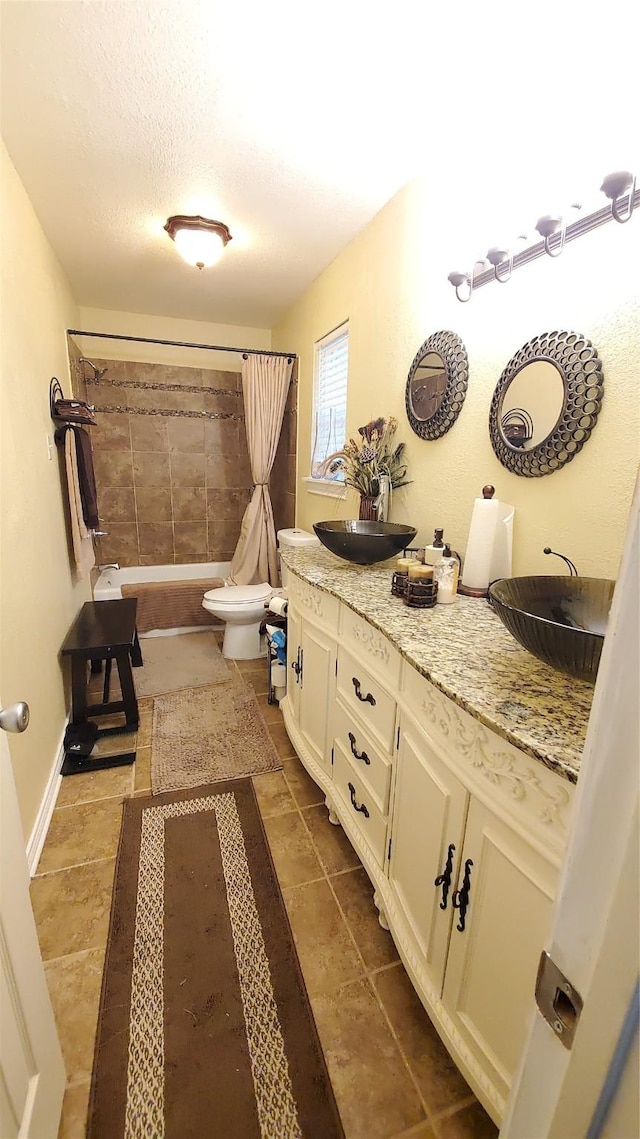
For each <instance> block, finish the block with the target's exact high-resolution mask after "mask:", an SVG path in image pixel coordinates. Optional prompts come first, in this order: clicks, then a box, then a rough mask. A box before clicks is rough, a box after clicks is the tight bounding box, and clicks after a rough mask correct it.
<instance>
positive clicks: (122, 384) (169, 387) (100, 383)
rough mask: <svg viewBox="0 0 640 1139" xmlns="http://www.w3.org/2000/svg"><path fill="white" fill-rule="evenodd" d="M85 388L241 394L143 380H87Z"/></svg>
mask: <svg viewBox="0 0 640 1139" xmlns="http://www.w3.org/2000/svg"><path fill="white" fill-rule="evenodd" d="M86 383H87V387H89V386H91V387H96V388H137V389H138V390H142V391H153V392H158V391H161V392H190V393H192V394H194V395H203V394H204V395H233V396H236V397H237V398H239V397H240V396H241V395H242V392H239V391H236V389H235V388H204V387H201V386H199V385H197V384H154V383H150V382H149V383H148V382H146V381H145V380H87V381H86Z"/></svg>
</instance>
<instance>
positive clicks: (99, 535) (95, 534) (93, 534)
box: [89, 530, 109, 542]
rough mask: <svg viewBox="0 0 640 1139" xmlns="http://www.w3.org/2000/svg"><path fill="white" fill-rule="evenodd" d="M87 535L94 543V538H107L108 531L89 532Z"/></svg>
mask: <svg viewBox="0 0 640 1139" xmlns="http://www.w3.org/2000/svg"><path fill="white" fill-rule="evenodd" d="M89 534H90V536H91V538H93V541H94V542H95V540H96V538H108V537H109V531H108V530H90V531H89Z"/></svg>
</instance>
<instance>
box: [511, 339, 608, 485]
mask: <svg viewBox="0 0 640 1139" xmlns="http://www.w3.org/2000/svg"><path fill="white" fill-rule="evenodd" d="M536 360H546V361H548V362H549V363H550V364H554V365H555V367H556V368H557V369H558V371H559V373H560V376H561V377H562V383H563V385H564V400H563V405H562V411H561V413H560V417H559V419H558V421H557V423H556V425H555V427H554V428H553V431H551V432H550V433H549V434H548V435H547V437H546V439H543V440H542V442H541V443H539V444H538V445H537V446H536V447H532V448H531V450H530V451H523V450H521V449H520V448H518V447H513V446H511V444H510V443H508V442H507V440H506V439H505V437H504V435H503V433H502V431H501V430H500V419H501V408H502V401H503V398H504V395H505V392H506V390H507V388H508V387H509V384H510V383H511V382H512V380H513V379H514V378H515V377H516V375H517V374H518V372H521V371H522V369H523V368H525V367H526V366H527V364H532V363H534V362H535V361H536ZM603 387H604V377H603V375H602V362H601V361H600V359H599V357H598V353H597V352H596V349H595V348H594V346H593V344H592V343H591V341H589V340H587V338H586V336H583V335H582V334H581V333H579V332H544V333H542V334H541V335H540V336H536V337H534V339H533V340H529V341H528V342H527V343H526V344H525V345H524V346H523V347H522V348H520V349H519V350H518V351H517V352H516V354H515V356H512V358H511V359H510V361H509V363H508V364H507V366H506V368H505V369H504V372H503V373H502V375H501V376H500V379H499V381H498V383H497V385H496V389H495V391H494V393H493V399H492V400H491V410H490V412H489V434H490V437H491V446H492V447H493V449H494V451H495V453H496V455H497V456H498V458H499V460H500V462H501V463H502V465H503V466H504V467H506V468H507V469H508V470H510V471H513V473H514V474H516V475H524V477H525V478H539V477H540V476H542V475H550V474H553V472H554V471H557V470H559V469H560V467H563V466H564V465H565V464H566V463H570V462H571V460H572V459H573V458H574V457H575V455H577V454H578V451H579V450H580V449H581V447H583V446H584V444H585V443H586V441H587V439H588V438H589V436H590V434H591V432H592V430H593V428H594V426H595V423H596V420H597V418H598V413H599V411H600V406H601V404H602V398H603Z"/></svg>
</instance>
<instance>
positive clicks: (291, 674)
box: [286, 607, 300, 725]
mask: <svg viewBox="0 0 640 1139" xmlns="http://www.w3.org/2000/svg"><path fill="white" fill-rule="evenodd" d="M286 700H287V704H288V705H289V706H290V708H291V714H292V716H293V719H294V722H295V724H296V725H297V724H298V719H299V716H300V617H299V615H298V613H296V611H295V610H294V609H291V607H289V609H288V611H287V695H286Z"/></svg>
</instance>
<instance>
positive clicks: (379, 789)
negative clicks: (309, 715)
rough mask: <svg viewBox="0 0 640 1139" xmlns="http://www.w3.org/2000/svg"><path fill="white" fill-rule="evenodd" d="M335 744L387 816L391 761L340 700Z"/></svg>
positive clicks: (379, 808) (336, 707)
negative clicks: (340, 748)
mask: <svg viewBox="0 0 640 1139" xmlns="http://www.w3.org/2000/svg"><path fill="white" fill-rule="evenodd" d="M334 717H335V718H334V743H339V744H340V746H341V747H342V748H344V751H345V752H346V754H347V755H349V754H350V755H351V757H352V765H353V767H354V768H355V769H356V770H357V771H358V773H359V775H360V778H361V780H362V782H363V784H364V785H365V787H366V789H367V794H369V795H371V796H372V798H373V800H374V802H375V805H376V807H377V808H378V810H379V811H380V812H381V813H382V814H383V815H386V813H387V810H388V807H389V787H390V784H391V760H390V759H389V757H388V755H384V753H383V752H381V751H380V750H379V749H378V748H377V747H376V745H375V744H374V743H373V742H372V741H371V739H370V738H369V736H368V735H367V733H366V732H365V731H364V730H363V728H362V725H361V723H360V721H359V720H357V719H356V717H355V716H354V715H352V713H351V712H348V711H347V710H346V709H345V708H343V706H342V704H341V703H340V701H339V700H336V704H335V710H334Z"/></svg>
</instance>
